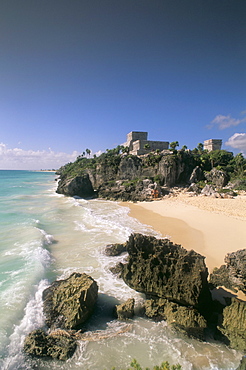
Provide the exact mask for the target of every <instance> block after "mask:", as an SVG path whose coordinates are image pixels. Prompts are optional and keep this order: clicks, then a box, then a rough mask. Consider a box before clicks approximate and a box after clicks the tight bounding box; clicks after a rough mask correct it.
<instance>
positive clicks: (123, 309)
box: [115, 298, 135, 320]
mask: <svg viewBox="0 0 246 370" xmlns="http://www.w3.org/2000/svg"><path fill="white" fill-rule="evenodd" d="M134 304H135V300H134V298H129V299H128V300H127V301H126V302H125V303H122V304H119V305H116V306H115V315H116V317H117V318H118V319H119V320H127V319H132V318H133V316H134Z"/></svg>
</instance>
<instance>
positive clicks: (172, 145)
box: [169, 141, 179, 150]
mask: <svg viewBox="0 0 246 370" xmlns="http://www.w3.org/2000/svg"><path fill="white" fill-rule="evenodd" d="M169 146H170V148H171V149H172V150H175V149H176V148H177V146H179V142H178V141H172V142H171V143H170V144H169Z"/></svg>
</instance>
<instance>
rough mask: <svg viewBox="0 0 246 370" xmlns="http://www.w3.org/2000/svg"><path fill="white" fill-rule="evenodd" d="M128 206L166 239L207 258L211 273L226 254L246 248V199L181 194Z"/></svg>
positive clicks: (220, 263)
mask: <svg viewBox="0 0 246 370" xmlns="http://www.w3.org/2000/svg"><path fill="white" fill-rule="evenodd" d="M123 205H124V204H123ZM125 205H126V204H125ZM127 206H128V207H129V208H130V215H131V216H132V217H134V218H136V219H138V220H139V221H140V222H142V223H144V224H147V225H150V226H152V227H153V228H154V230H156V231H158V232H160V233H161V235H162V236H163V237H168V238H169V239H170V240H171V241H173V242H174V243H177V244H181V245H182V246H183V247H184V248H186V249H188V250H190V249H193V250H195V251H196V252H198V253H200V254H202V255H203V256H205V257H206V259H205V262H206V265H207V267H208V269H209V272H212V270H213V269H214V267H219V266H220V265H222V264H223V263H224V257H225V255H226V254H227V253H229V252H233V251H236V250H238V249H244V248H246V196H242V195H240V196H237V197H235V198H233V199H217V198H212V197H205V196H196V197H191V196H190V195H189V194H187V193H181V194H179V195H178V196H175V197H169V198H163V199H161V200H155V201H152V202H138V203H127Z"/></svg>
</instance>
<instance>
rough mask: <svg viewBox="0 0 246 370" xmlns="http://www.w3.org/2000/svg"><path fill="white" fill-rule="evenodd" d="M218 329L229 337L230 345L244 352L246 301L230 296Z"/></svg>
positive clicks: (245, 346) (245, 348)
mask: <svg viewBox="0 0 246 370" xmlns="http://www.w3.org/2000/svg"><path fill="white" fill-rule="evenodd" d="M218 329H219V330H220V331H221V332H222V334H223V335H225V336H226V337H227V338H228V339H229V341H230V347H232V348H234V349H238V350H241V351H244V352H246V302H242V301H240V300H238V299H236V298H232V300H231V304H230V305H229V306H227V307H225V308H224V310H223V314H222V322H221V324H219V326H218Z"/></svg>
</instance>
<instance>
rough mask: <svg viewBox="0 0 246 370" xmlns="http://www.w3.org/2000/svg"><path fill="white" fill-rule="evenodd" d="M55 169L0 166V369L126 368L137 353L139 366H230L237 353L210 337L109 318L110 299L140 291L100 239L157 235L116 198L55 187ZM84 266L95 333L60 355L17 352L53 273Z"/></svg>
mask: <svg viewBox="0 0 246 370" xmlns="http://www.w3.org/2000/svg"><path fill="white" fill-rule="evenodd" d="M55 177H56V176H55V174H54V173H49V172H30V171H0V236H1V237H0V369H4V370H7V369H9V370H16V369H21V370H24V369H40V370H47V369H71V370H75V369H88V370H102V369H105V370H109V369H111V368H112V367H113V366H115V367H116V369H117V370H118V369H126V367H127V366H129V364H130V362H131V359H133V358H136V359H138V361H139V362H140V363H141V365H142V366H146V367H147V366H149V367H151V366H153V365H156V364H160V363H161V362H162V361H164V360H165V361H169V362H170V363H171V364H174V363H175V364H176V363H180V364H181V365H182V368H183V369H185V370H191V369H194V370H196V369H203V370H205V369H207V370H208V369H209V370H211V369H227V370H229V369H236V367H237V366H238V364H239V362H240V359H241V357H242V353H240V352H238V351H234V350H232V349H229V348H228V347H226V346H225V345H222V344H219V343H216V342H206V343H203V342H199V341H196V340H192V339H187V338H186V339H185V338H183V337H181V336H180V337H179V336H177V334H174V333H173V332H172V331H171V330H170V329H169V328H168V327H167V325H166V323H165V322H164V321H163V322H158V323H156V322H153V321H151V320H147V319H145V318H141V317H136V318H134V319H133V320H131V321H130V322H129V324H130V326H129V331H127V332H124V333H121V334H119V335H117V336H112V335H110V334H112V333H115V332H117V331H119V330H121V329H122V328H123V329H124V325H125V324H122V323H120V322H118V321H117V320H114V319H112V315H111V313H112V308H113V305H114V304H117V303H122V302H124V301H125V300H126V299H128V298H129V297H134V298H135V300H136V305H137V308H138V306H139V305H140V304H141V302H142V300H143V296H142V295H141V294H140V293H137V292H135V291H133V290H132V289H130V288H129V287H127V286H126V285H125V284H124V282H123V281H121V280H120V279H117V278H116V277H115V276H113V275H112V273H111V272H110V270H109V268H110V267H112V266H114V265H115V264H116V263H117V262H119V261H122V260H124V258H125V256H120V257H106V256H105V255H104V253H103V251H104V248H105V246H106V245H108V244H111V243H121V242H125V241H126V240H127V239H128V237H129V235H130V234H131V233H132V232H141V233H145V234H148V235H155V236H158V235H157V234H156V233H155V231H154V230H153V229H151V228H150V227H148V226H147V225H143V224H141V223H139V222H138V221H137V220H135V219H133V218H131V217H129V215H128V211H129V210H128V208H126V207H121V206H120V205H118V204H117V203H116V202H110V201H104V200H83V199H78V198H68V197H64V196H63V195H58V194H56V192H55V190H56V185H57V182H56V181H55ZM75 271H76V272H81V273H82V272H85V273H88V274H89V275H91V276H92V277H93V278H94V279H95V280H96V281H97V283H98V285H99V299H98V305H97V309H96V311H95V314H94V315H93V316H92V318H91V319H90V321H89V323H88V330H89V331H94V330H101V331H102V333H103V335H102V338H101V339H98V340H96V341H95V342H82V341H81V342H79V346H78V348H77V350H76V352H75V354H74V356H73V357H72V358H71V359H69V360H68V361H66V362H59V361H54V360H49V361H47V360H40V359H32V358H29V357H28V356H26V355H25V354H24V353H23V350H22V349H23V342H24V338H25V335H26V334H28V333H29V332H30V331H31V330H34V329H37V328H40V327H43V326H44V317H43V313H42V291H43V290H44V289H45V288H46V287H47V286H48V285H49V284H50V283H51V282H52V281H54V280H55V279H60V278H66V277H68V276H69V275H70V274H71V273H72V272H75Z"/></svg>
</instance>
